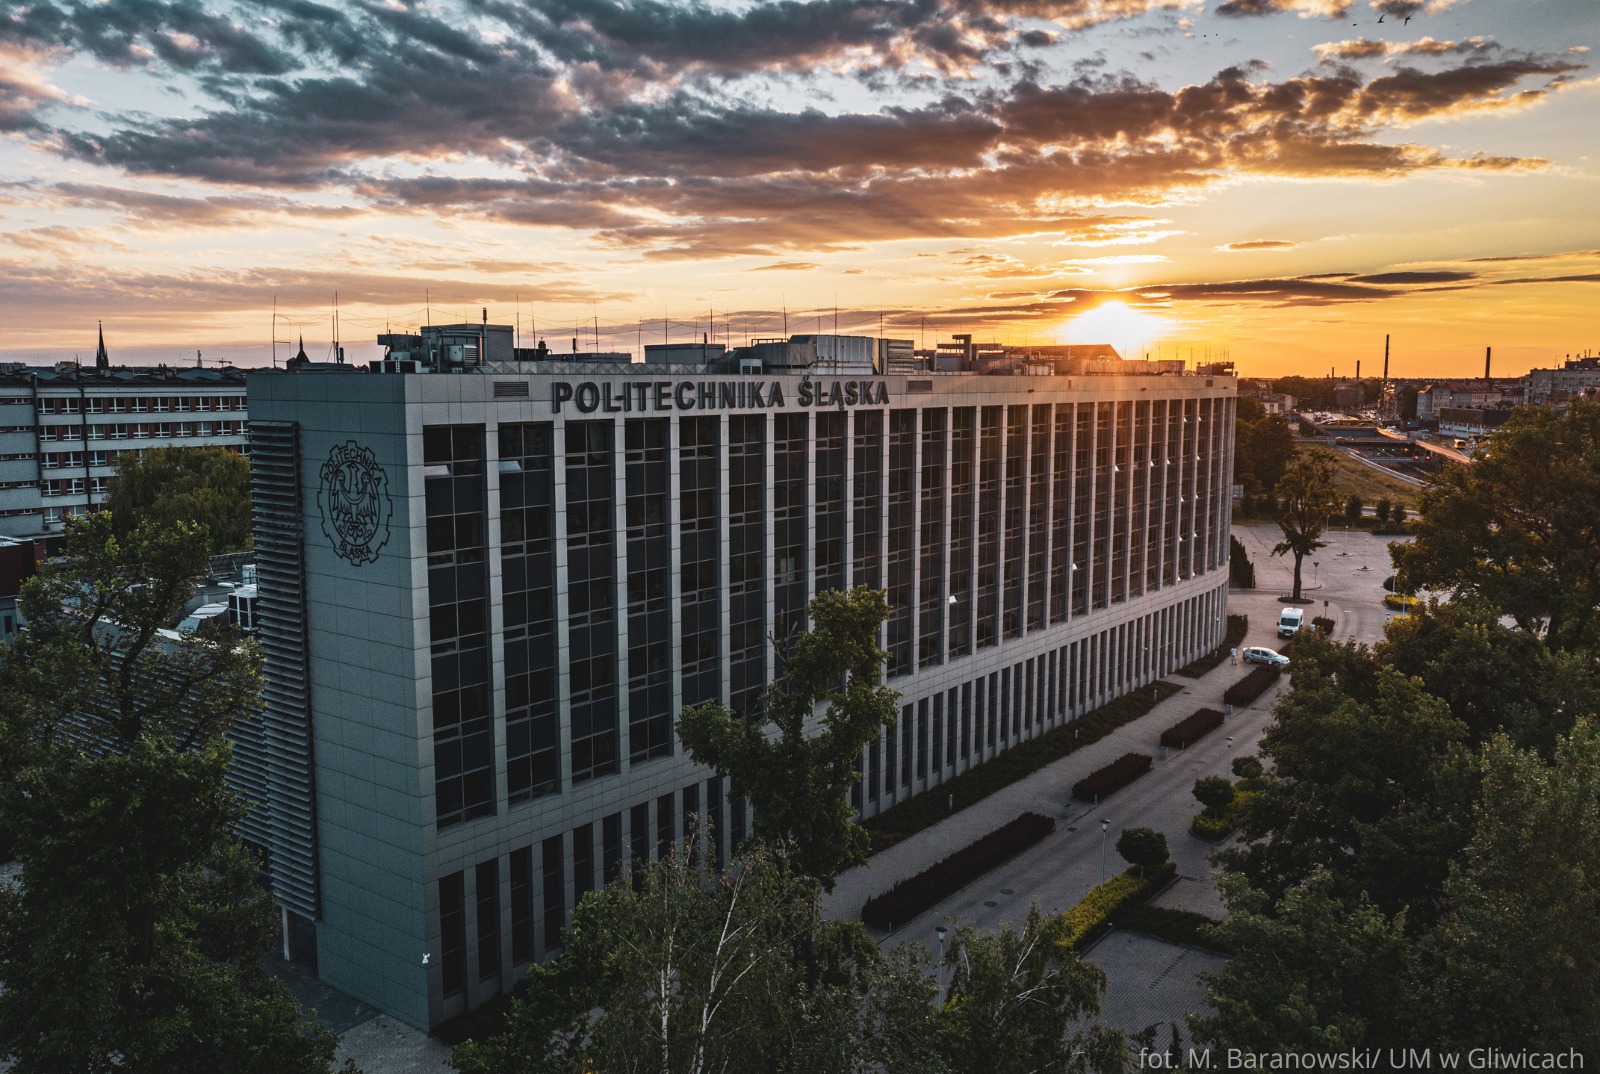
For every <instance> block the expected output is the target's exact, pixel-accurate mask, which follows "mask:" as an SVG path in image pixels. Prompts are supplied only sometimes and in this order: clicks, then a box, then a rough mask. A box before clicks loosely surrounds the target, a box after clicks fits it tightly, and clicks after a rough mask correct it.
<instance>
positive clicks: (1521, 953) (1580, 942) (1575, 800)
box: [1429, 719, 1600, 1056]
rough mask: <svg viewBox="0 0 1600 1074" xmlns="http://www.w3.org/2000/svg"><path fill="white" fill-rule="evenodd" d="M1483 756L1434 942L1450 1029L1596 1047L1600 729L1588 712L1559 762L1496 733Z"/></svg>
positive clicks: (1484, 1038) (1530, 1042) (1497, 1043)
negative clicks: (1472, 816)
mask: <svg viewBox="0 0 1600 1074" xmlns="http://www.w3.org/2000/svg"><path fill="white" fill-rule="evenodd" d="M1481 765H1482V777H1483V795H1482V798H1481V799H1480V800H1479V803H1478V807H1477V830H1476V831H1475V832H1474V833H1473V836H1472V841H1471V842H1470V843H1469V844H1468V845H1467V847H1466V851H1465V853H1464V854H1462V855H1461V857H1460V858H1459V859H1457V861H1456V862H1455V863H1454V864H1453V866H1452V869H1451V875H1450V879H1449V882H1448V884H1447V885H1446V892H1447V895H1448V897H1449V900H1450V903H1451V907H1452V908H1451V911H1450V913H1449V914H1448V915H1447V916H1446V917H1445V919H1444V921H1443V922H1441V925H1440V927H1439V928H1438V929H1437V930H1436V931H1435V932H1434V933H1433V935H1432V936H1431V937H1430V941H1431V942H1430V944H1429V952H1430V954H1432V955H1433V956H1434V957H1435V958H1436V960H1437V961H1436V962H1435V963H1434V964H1435V965H1437V966H1439V967H1440V971H1439V979H1438V982H1437V985H1436V987H1437V989H1438V991H1439V992H1440V993H1441V998H1443V997H1448V1001H1446V1002H1441V1003H1440V1007H1441V1010H1442V1011H1444V1012H1445V1020H1446V1022H1447V1024H1448V1029H1447V1033H1446V1035H1447V1037H1448V1039H1450V1040H1451V1042H1452V1043H1454V1044H1456V1045H1457V1046H1459V1047H1462V1048H1471V1047H1499V1048H1527V1049H1538V1050H1539V1051H1560V1050H1564V1049H1567V1048H1576V1049H1578V1050H1580V1051H1581V1052H1584V1053H1587V1054H1588V1055H1591V1056H1593V1055H1600V886H1597V885H1596V884H1595V877H1596V876H1600V734H1596V730H1595V725H1594V723H1593V721H1592V720H1589V719H1584V720H1582V721H1580V722H1579V723H1578V724H1577V725H1576V726H1575V727H1574V728H1573V731H1572V734H1571V735H1570V736H1569V737H1567V738H1564V739H1563V740H1562V741H1561V742H1560V744H1559V745H1558V746H1557V748H1556V750H1555V757H1554V759H1553V763H1551V762H1547V761H1546V760H1544V759H1543V758H1541V757H1540V756H1539V755H1538V754H1536V753H1533V752H1532V751H1523V750H1518V749H1517V748H1516V747H1515V745H1514V744H1513V743H1512V742H1511V740H1510V739H1509V738H1507V737H1505V736H1503V735H1502V736H1496V737H1495V738H1494V739H1492V740H1491V741H1490V742H1489V743H1487V744H1486V745H1485V747H1484V750H1483V756H1482V762H1481Z"/></svg>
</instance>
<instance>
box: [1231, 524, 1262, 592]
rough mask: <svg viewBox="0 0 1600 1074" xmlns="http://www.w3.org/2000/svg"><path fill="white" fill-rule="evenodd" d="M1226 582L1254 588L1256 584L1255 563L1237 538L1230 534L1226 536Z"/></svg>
mask: <svg viewBox="0 0 1600 1074" xmlns="http://www.w3.org/2000/svg"><path fill="white" fill-rule="evenodd" d="M1228 584H1229V585H1234V586H1238V587H1239V588H1241V589H1254V588H1255V584H1256V565H1255V564H1254V563H1251V562H1250V553H1249V552H1246V551H1245V547H1244V545H1243V544H1241V543H1240V541H1239V538H1237V537H1232V536H1230V537H1229V538H1228Z"/></svg>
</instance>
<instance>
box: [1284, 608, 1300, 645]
mask: <svg viewBox="0 0 1600 1074" xmlns="http://www.w3.org/2000/svg"><path fill="white" fill-rule="evenodd" d="M1305 617H1306V613H1305V611H1304V610H1302V609H1300V608H1284V609H1281V610H1280V611H1279V612H1278V637H1280V638H1292V637H1294V636H1295V635H1296V634H1297V633H1299V632H1300V624H1301V623H1302V622H1304V620H1305Z"/></svg>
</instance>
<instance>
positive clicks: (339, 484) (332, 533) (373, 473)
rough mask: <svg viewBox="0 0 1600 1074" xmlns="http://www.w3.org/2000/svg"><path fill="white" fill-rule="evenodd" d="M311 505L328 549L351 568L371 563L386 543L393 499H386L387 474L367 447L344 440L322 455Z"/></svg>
mask: <svg viewBox="0 0 1600 1074" xmlns="http://www.w3.org/2000/svg"><path fill="white" fill-rule="evenodd" d="M317 506H318V507H320V508H321V509H322V532H323V533H325V534H327V535H328V540H329V541H330V542H331V543H332V544H333V550H334V551H335V552H337V553H338V554H339V555H340V557H341V558H343V559H347V560H349V561H350V562H351V563H353V564H355V565H356V566H357V567H359V566H361V565H362V564H363V563H371V562H373V561H374V560H376V559H377V558H378V550H379V549H380V548H382V547H383V546H384V545H385V544H387V543H388V542H389V516H390V515H391V514H393V513H394V501H392V500H391V499H389V475H388V474H386V473H384V472H383V467H382V466H379V465H378V459H377V457H376V456H375V455H373V454H372V449H371V448H364V447H362V446H361V445H360V444H357V443H356V442H355V441H354V440H346V441H345V442H344V443H342V444H339V445H337V446H335V447H334V449H333V450H332V451H330V452H329V453H328V461H327V462H325V463H323V464H322V487H321V488H320V489H319V490H318V491H317Z"/></svg>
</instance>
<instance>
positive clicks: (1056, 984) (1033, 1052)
mask: <svg viewBox="0 0 1600 1074" xmlns="http://www.w3.org/2000/svg"><path fill="white" fill-rule="evenodd" d="M1069 928H1070V927H1069V926H1068V925H1067V922H1066V918H1065V917H1063V916H1062V915H1060V914H1051V915H1049V916H1046V915H1044V914H1042V913H1040V912H1039V908H1038V906H1034V907H1033V908H1032V909H1030V910H1029V911H1028V919H1027V921H1026V922H1025V923H1024V924H1023V927H1022V929H1021V931H1017V930H1015V929H1013V928H1012V927H1011V925H1009V924H1004V925H1001V926H1000V932H999V934H998V935H995V936H989V935H986V934H983V933H980V932H978V931H977V930H976V929H974V928H973V927H971V926H970V925H967V926H963V927H961V928H959V929H957V930H956V932H955V936H954V942H953V943H952V944H951V947H950V951H949V954H948V955H947V956H946V958H945V963H946V964H947V965H949V966H952V967H954V970H955V973H954V976H953V978H952V980H951V983H950V991H949V995H948V998H947V999H946V1001H945V1003H944V1006H943V1007H942V1008H941V1011H940V1014H941V1019H940V1028H941V1033H940V1044H941V1047H940V1053H941V1055H942V1056H943V1058H944V1062H945V1063H946V1064H948V1065H947V1066H945V1067H944V1068H943V1069H944V1070H947V1071H948V1072H949V1074H1033V1072H1035V1071H1037V1072H1040V1074H1067V1072H1069V1071H1085V1070H1120V1069H1122V1066H1123V1063H1124V1061H1125V1053H1124V1045H1123V1039H1122V1035H1121V1034H1120V1033H1117V1032H1115V1031H1114V1030H1110V1029H1107V1028H1105V1027H1103V1026H1099V1025H1093V1024H1091V1025H1089V1026H1088V1027H1087V1028H1085V1026H1084V1023H1085V1022H1087V1021H1088V1020H1089V1019H1090V1018H1092V1017H1093V1016H1094V1015H1095V1014H1096V1013H1098V1011H1099V1008H1100V994H1101V993H1102V992H1103V991H1104V990H1105V974H1104V973H1102V972H1101V971H1100V969H1099V968H1098V967H1096V966H1093V965H1090V964H1089V963H1086V962H1083V961H1080V960H1079V959H1078V957H1077V955H1075V954H1073V953H1072V946H1071V942H1070V938H1069ZM908 1074H909V1072H908Z"/></svg>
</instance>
